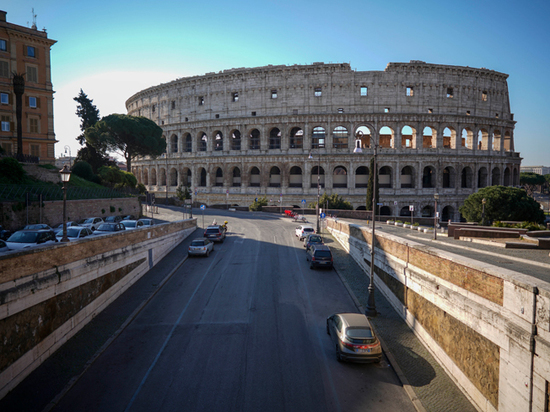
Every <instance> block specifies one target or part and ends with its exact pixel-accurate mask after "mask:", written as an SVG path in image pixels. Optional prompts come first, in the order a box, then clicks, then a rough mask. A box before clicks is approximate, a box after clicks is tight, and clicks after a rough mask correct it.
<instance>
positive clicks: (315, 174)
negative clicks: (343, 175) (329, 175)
mask: <svg viewBox="0 0 550 412" xmlns="http://www.w3.org/2000/svg"><path fill="white" fill-rule="evenodd" d="M317 178H319V179H317ZM317 180H319V187H325V169H323V167H322V166H321V167H319V166H314V167H312V168H311V177H310V187H317Z"/></svg>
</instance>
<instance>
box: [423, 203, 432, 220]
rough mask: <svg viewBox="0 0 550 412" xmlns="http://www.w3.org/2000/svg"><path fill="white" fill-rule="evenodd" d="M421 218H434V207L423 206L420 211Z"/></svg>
mask: <svg viewBox="0 0 550 412" xmlns="http://www.w3.org/2000/svg"><path fill="white" fill-rule="evenodd" d="M420 216H422V217H434V207H433V206H432V205H426V206H424V207H423V208H422V209H421V211H420Z"/></svg>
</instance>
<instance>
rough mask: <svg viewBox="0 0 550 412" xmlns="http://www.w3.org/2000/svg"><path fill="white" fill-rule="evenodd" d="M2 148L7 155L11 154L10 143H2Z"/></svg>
mask: <svg viewBox="0 0 550 412" xmlns="http://www.w3.org/2000/svg"><path fill="white" fill-rule="evenodd" d="M2 149H4V152H6V154H7V155H12V154H13V152H12V146H11V143H2Z"/></svg>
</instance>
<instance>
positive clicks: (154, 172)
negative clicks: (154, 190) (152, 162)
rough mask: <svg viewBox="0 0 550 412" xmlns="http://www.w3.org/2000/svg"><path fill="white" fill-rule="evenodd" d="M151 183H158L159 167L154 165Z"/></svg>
mask: <svg viewBox="0 0 550 412" xmlns="http://www.w3.org/2000/svg"><path fill="white" fill-rule="evenodd" d="M151 185H152V186H156V185H157V169H156V168H154V167H153V168H152V169H151Z"/></svg>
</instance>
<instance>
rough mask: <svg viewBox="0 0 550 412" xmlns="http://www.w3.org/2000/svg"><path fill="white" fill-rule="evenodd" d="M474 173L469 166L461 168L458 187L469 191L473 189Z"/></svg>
mask: <svg viewBox="0 0 550 412" xmlns="http://www.w3.org/2000/svg"><path fill="white" fill-rule="evenodd" d="M473 178H474V172H473V171H472V168H471V167H470V166H466V167H463V168H462V172H461V173H460V187H461V188H464V189H465V188H468V189H471V188H472V187H473Z"/></svg>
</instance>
